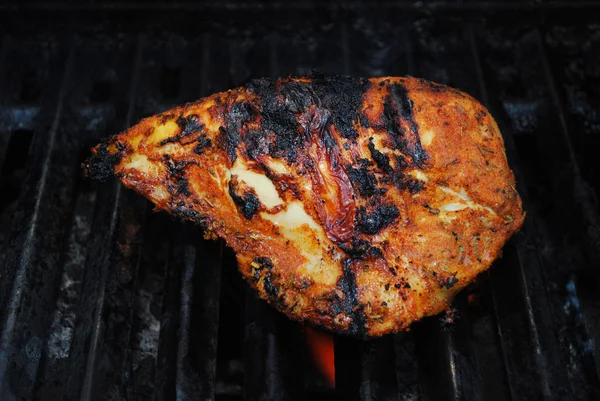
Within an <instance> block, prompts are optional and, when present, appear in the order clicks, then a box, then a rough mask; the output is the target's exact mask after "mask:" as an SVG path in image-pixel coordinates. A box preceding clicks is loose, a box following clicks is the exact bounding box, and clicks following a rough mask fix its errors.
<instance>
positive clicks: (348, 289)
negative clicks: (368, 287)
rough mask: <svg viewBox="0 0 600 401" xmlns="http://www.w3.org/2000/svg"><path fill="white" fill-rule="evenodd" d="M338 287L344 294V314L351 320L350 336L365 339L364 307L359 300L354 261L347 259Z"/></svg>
mask: <svg viewBox="0 0 600 401" xmlns="http://www.w3.org/2000/svg"><path fill="white" fill-rule="evenodd" d="M336 287H337V288H338V289H339V290H341V291H342V293H343V294H344V303H343V306H344V312H345V314H346V315H347V316H348V317H350V318H351V321H350V327H349V328H348V334H351V335H355V336H360V337H364V336H366V334H367V331H366V327H365V323H366V319H365V315H364V313H363V306H362V305H361V304H360V301H359V300H358V286H357V285H356V276H355V274H354V271H353V270H352V261H351V260H350V259H346V260H344V262H343V274H342V277H341V278H340V279H339V280H338V282H337V285H336Z"/></svg>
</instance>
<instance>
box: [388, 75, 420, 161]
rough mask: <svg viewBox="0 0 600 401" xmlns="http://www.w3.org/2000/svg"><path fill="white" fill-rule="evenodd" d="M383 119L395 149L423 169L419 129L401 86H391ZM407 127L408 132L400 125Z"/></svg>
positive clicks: (411, 106) (411, 104)
mask: <svg viewBox="0 0 600 401" xmlns="http://www.w3.org/2000/svg"><path fill="white" fill-rule="evenodd" d="M383 118H384V120H385V124H386V126H387V128H388V131H389V132H390V134H391V135H392V137H393V138H394V141H395V143H396V148H397V149H399V150H400V151H402V152H404V153H406V154H408V155H410V156H411V157H412V159H413V163H414V164H415V165H416V166H418V167H420V168H423V163H424V162H425V160H426V158H427V155H426V154H425V152H424V151H423V148H422V147H421V139H420V137H419V127H418V126H417V123H416V122H415V120H414V115H413V103H412V101H411V100H410V98H409V97H408V91H407V90H406V88H405V87H404V86H403V85H402V84H392V85H390V87H389V94H388V96H387V97H386V99H385V101H384V104H383ZM402 121H405V123H406V125H408V132H407V130H406V129H405V127H404V126H403V124H402Z"/></svg>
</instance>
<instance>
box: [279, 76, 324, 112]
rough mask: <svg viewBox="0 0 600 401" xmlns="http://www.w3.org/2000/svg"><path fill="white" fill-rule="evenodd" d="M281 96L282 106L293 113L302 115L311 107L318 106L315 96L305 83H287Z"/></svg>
mask: <svg viewBox="0 0 600 401" xmlns="http://www.w3.org/2000/svg"><path fill="white" fill-rule="evenodd" d="M282 94H283V96H284V100H283V102H284V106H285V107H286V108H287V109H288V110H289V111H291V112H293V113H304V112H305V111H306V110H308V108H309V107H310V106H311V105H318V98H317V95H316V94H315V93H314V91H313V89H312V87H311V86H310V84H309V83H307V82H299V81H290V82H287V83H286V84H285V85H283V89H282Z"/></svg>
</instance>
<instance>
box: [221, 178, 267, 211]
mask: <svg viewBox="0 0 600 401" xmlns="http://www.w3.org/2000/svg"><path fill="white" fill-rule="evenodd" d="M229 196H231V199H233V203H235V204H236V206H237V207H238V208H239V209H240V210H241V211H242V213H243V214H244V217H245V218H246V219H248V220H250V219H251V218H252V217H254V215H255V214H256V212H258V210H259V209H260V200H259V199H258V196H256V193H255V192H254V190H252V189H246V190H244V194H243V195H239V194H238V193H237V192H236V184H235V183H234V181H233V180H232V181H229Z"/></svg>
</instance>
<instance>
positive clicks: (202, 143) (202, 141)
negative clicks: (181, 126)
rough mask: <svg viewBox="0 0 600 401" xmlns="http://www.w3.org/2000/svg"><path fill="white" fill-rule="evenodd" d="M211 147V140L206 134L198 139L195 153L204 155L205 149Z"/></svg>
mask: <svg viewBox="0 0 600 401" xmlns="http://www.w3.org/2000/svg"><path fill="white" fill-rule="evenodd" d="M210 145H212V142H211V140H210V138H207V137H206V134H202V135H200V136H199V137H198V144H197V145H196V147H195V148H194V153H196V154H197V155H201V154H202V153H204V149H206V148H208V147H209V146H210Z"/></svg>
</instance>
